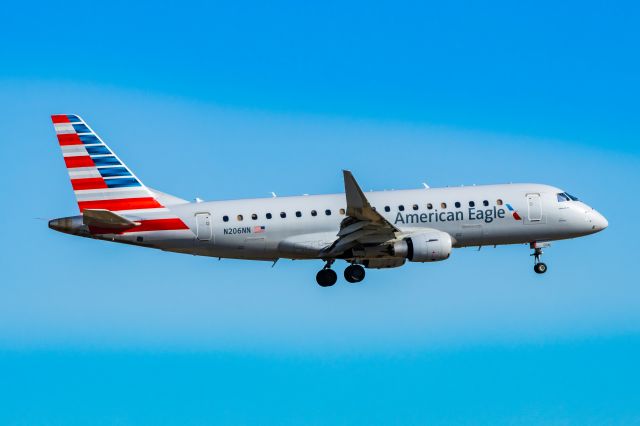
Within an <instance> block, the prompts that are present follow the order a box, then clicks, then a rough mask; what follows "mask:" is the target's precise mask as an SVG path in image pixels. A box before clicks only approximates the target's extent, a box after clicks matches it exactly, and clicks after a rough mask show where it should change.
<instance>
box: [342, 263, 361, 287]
mask: <svg viewBox="0 0 640 426" xmlns="http://www.w3.org/2000/svg"><path fill="white" fill-rule="evenodd" d="M364 276H365V271H364V268H363V267H362V266H360V265H349V266H347V267H346V269H345V270H344V279H345V280H347V282H350V283H359V282H360V281H362V280H364Z"/></svg>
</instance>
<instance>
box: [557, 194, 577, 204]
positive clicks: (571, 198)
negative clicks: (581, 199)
mask: <svg viewBox="0 0 640 426" xmlns="http://www.w3.org/2000/svg"><path fill="white" fill-rule="evenodd" d="M557 196H558V202H559V203H563V202H565V201H578V198H577V197H574V196H573V195H571V194H569V193H568V192H559V193H558V194H557Z"/></svg>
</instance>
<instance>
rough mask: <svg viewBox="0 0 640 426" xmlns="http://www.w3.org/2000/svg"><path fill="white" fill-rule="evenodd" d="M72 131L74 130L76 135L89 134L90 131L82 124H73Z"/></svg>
mask: <svg viewBox="0 0 640 426" xmlns="http://www.w3.org/2000/svg"><path fill="white" fill-rule="evenodd" d="M73 130H75V131H76V133H91V130H89V128H88V127H87V126H85V125H84V124H73Z"/></svg>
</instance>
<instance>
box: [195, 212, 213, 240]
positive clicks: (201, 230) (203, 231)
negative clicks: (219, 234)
mask: <svg viewBox="0 0 640 426" xmlns="http://www.w3.org/2000/svg"><path fill="white" fill-rule="evenodd" d="M196 238H197V239H198V240H199V241H211V240H212V239H213V228H212V226H211V214H210V213H196Z"/></svg>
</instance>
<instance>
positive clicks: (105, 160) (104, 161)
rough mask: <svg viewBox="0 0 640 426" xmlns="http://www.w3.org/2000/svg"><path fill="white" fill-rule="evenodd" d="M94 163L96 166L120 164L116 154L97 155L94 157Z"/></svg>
mask: <svg viewBox="0 0 640 426" xmlns="http://www.w3.org/2000/svg"><path fill="white" fill-rule="evenodd" d="M92 160H93V163H94V164H95V165H96V166H98V167H99V166H119V165H120V162H119V161H118V159H117V158H116V157H114V156H110V157H96V158H92Z"/></svg>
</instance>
